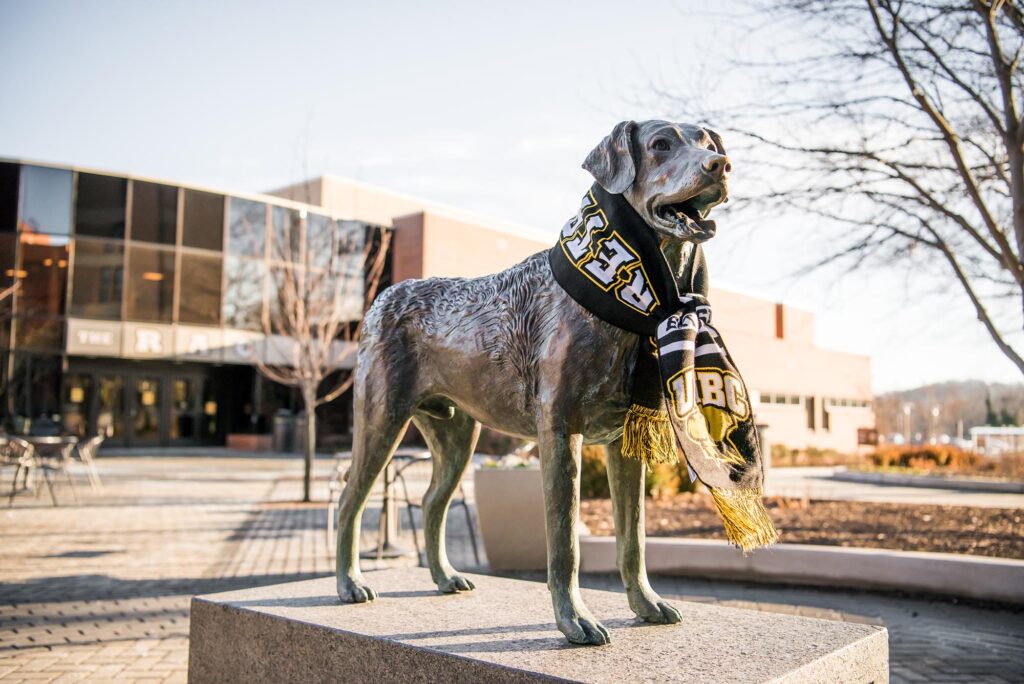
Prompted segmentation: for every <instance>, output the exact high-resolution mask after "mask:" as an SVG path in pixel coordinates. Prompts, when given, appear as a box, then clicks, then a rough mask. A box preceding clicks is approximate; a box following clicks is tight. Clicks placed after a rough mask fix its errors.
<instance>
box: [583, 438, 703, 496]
mask: <svg viewBox="0 0 1024 684" xmlns="http://www.w3.org/2000/svg"><path fill="white" fill-rule="evenodd" d="M607 457H608V456H607V452H606V451H605V448H604V447H603V446H597V445H593V446H585V447H583V451H582V453H581V468H580V495H581V496H583V497H584V498H588V499H599V498H604V499H606V498H608V497H609V496H611V490H610V488H609V486H608V463H607ZM695 489H696V485H695V483H692V482H690V474H689V472H688V471H687V470H686V464H685V463H683V462H682V460H680V462H679V463H659V464H658V465H656V466H654V468H651V469H648V470H647V476H646V479H645V482H644V491H645V492H646V493H647V494H648V495H650V496H652V497H654V498H656V499H660V498H665V497H670V496H674V495H676V494H679V493H680V492H692V491H694V490H695Z"/></svg>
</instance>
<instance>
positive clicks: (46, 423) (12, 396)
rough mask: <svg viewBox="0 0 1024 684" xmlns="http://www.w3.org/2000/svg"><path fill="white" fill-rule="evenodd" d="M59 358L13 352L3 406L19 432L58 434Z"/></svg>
mask: <svg viewBox="0 0 1024 684" xmlns="http://www.w3.org/2000/svg"><path fill="white" fill-rule="evenodd" d="M61 376H62V372H61V358H60V356H57V355H50V354H14V358H13V361H12V372H11V375H10V386H9V388H8V393H9V399H8V402H7V408H8V410H9V411H10V414H11V421H12V423H13V427H14V431H15V432H16V433H20V434H30V433H31V434H35V435H53V434H60V381H61Z"/></svg>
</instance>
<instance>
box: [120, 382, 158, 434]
mask: <svg viewBox="0 0 1024 684" xmlns="http://www.w3.org/2000/svg"><path fill="white" fill-rule="evenodd" d="M129 387H130V388H131V389H130V390H129V392H128V395H129V401H130V408H129V414H128V416H129V419H130V420H129V421H128V422H129V427H130V431H129V435H128V443H129V446H158V445H159V444H160V442H161V441H162V440H161V433H162V432H163V427H162V424H161V423H162V418H163V417H164V415H165V413H164V411H163V410H161V409H162V407H163V403H164V396H163V389H164V383H163V379H162V378H159V377H156V376H152V375H136V376H133V377H132V380H131V382H130V383H129Z"/></svg>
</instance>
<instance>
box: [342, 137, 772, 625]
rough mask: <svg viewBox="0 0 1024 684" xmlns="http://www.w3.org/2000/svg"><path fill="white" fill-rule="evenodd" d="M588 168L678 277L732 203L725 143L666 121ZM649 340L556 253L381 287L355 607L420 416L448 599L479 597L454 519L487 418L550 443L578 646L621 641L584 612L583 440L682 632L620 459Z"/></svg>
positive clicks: (370, 343)
mask: <svg viewBox="0 0 1024 684" xmlns="http://www.w3.org/2000/svg"><path fill="white" fill-rule="evenodd" d="M583 167H584V168H585V169H586V170H587V171H589V172H590V173H591V174H592V175H593V176H594V178H595V180H596V181H597V183H598V184H599V185H600V187H601V188H603V190H605V191H607V193H611V194H614V195H621V197H622V198H624V199H625V200H626V202H628V205H629V207H632V211H635V213H636V215H638V216H639V219H638V220H637V223H638V225H639V226H640V228H639V230H644V231H646V230H651V231H654V237H655V238H656V241H653V243H652V244H654V247H653V249H654V251H655V253H656V254H657V257H658V258H659V259H661V258H665V259H667V260H668V268H669V269H671V271H672V273H673V274H675V273H682V272H683V271H684V270H686V269H690V270H691V271H692V269H693V268H694V265H693V264H694V260H696V258H697V257H696V256H695V255H696V254H698V253H699V250H697V249H696V248H695V247H694V244H695V243H699V242H702V241H704V240H707V239H708V238H710V237H711V236H713V235H714V233H715V222H714V221H713V220H710V219H709V218H707V217H708V212H709V211H710V210H711V209H712V207H714V206H716V205H718V204H720V203H721V202H724V201H725V200H726V198H727V196H728V174H729V172H730V170H731V165H730V162H729V159H728V157H727V156H726V155H725V148H724V146H723V144H722V140H721V138H720V137H719V136H718V134H717V133H715V132H714V131H711V130H709V129H706V128H701V127H699V126H693V125H688V124H676V123H669V122H665V121H646V122H642V123H636V122H633V121H624V122H622V123H620V124H618V125H617V126H615V128H614V129H613V131H612V132H611V134H610V135H609V136H608V137H606V138H605V139H604V140H603V141H602V142H601V143H600V144H598V146H597V147H595V148H594V150H593V151H592V152H591V153H590V155H589V156H588V157H587V159H586V161H585V162H584V164H583ZM591 196H593V193H591ZM595 201H596V200H595ZM626 209H627V210H628V207H626ZM581 215H582V214H581ZM594 216H595V215H594V214H591V215H590V217H591V218H593V217H594ZM581 223H587V221H582V222H581ZM589 225H590V224H589V223H588V224H587V225H583V226H581V227H580V230H586V229H588V228H587V226H589ZM567 230H569V236H570V237H569V238H567V237H565V236H566V232H563V241H562V243H560V244H563V245H564V244H567V242H566V241H567V240H569V239H570V238H571V237H572V235H573V233H572V231H573V230H575V227H574V226H572V225H570V224H567ZM613 237H614V236H613ZM601 250H607V254H597V253H595V252H594V251H591V252H589V254H590V257H592V258H595V259H596V258H598V257H600V258H602V259H605V261H604V262H602V263H605V264H606V266H607V267H606V268H605V270H604V273H605V274H606V275H607V276H608V278H609V279H610V280H609V282H612V281H615V282H619V284H618V285H615V288H617V289H614V290H611V289H609V290H608V291H609V292H615V293H617V294H616V295H611V296H619V295H621V297H623V298H624V301H625V298H629V301H637V302H639V301H640V300H641V299H642V298H643V295H644V293H643V292H642V291H641V289H638V287H637V286H635V285H634V280H635V278H636V273H637V272H638V270H637V269H636V268H635V267H630V266H625V265H624V264H626V260H627V259H628V258H629V254H628V251H627V250H625V249H624V248H623V249H622V250H619V251H617V252H616V251H615V250H614V249H613V245H612V244H611V237H609V238H607V240H606V241H605V242H602V243H601V246H600V248H599V249H597V251H601ZM658 250H660V252H659V251H658ZM662 253H663V254H664V257H662ZM600 267H601V265H600V264H597V265H596V266H595V268H600ZM631 269H633V270H631ZM616 279H618V280H616ZM625 279H629V280H625ZM620 281H621V282H620ZM672 287H673V290H674V287H675V286H674V285H673V286H672ZM676 297H677V299H678V295H676ZM649 301H654V300H653V299H652V300H649ZM661 301H663V302H664V298H663V299H662V300H661ZM637 306H638V310H640V308H641V307H640V305H637ZM643 306H646V304H644V305H643ZM637 315H639V314H637ZM643 343H644V341H643V340H642V339H641V337H640V336H638V335H637V334H634V333H632V332H629V331H628V330H624V329H622V328H620V327H616V326H615V325H612V324H610V323H607V322H605V321H604V320H602V319H601V318H600V317H598V316H595V315H592V314H591V313H590V312H588V311H587V310H586V309H584V308H583V307H582V306H581V305H579V304H578V303H577V302H576V301H574V299H573V298H571V297H570V296H569V295H568V294H567V293H566V291H565V290H564V289H563V288H562V287H561V286H560V285H559V284H558V283H557V282H556V281H555V277H554V275H553V272H552V267H551V265H550V264H549V259H548V252H546V251H545V252H540V253H538V254H535V255H534V256H532V257H529V258H528V259H526V260H525V261H523V262H522V263H519V264H517V265H515V266H513V267H511V268H509V269H507V270H505V271H502V272H501V273H497V274H494V275H491V276H486V277H483V278H474V279H466V278H428V279H426V280H406V281H403V282H400V283H398V284H396V285H394V286H393V287H391V288H389V289H387V290H386V291H385V292H384V293H382V294H381V296H380V297H378V299H377V301H376V302H375V303H374V304H373V306H372V307H371V308H370V310H369V312H368V313H367V315H366V321H365V326H364V332H363V335H362V339H361V340H360V342H359V353H358V362H357V366H356V371H355V373H356V379H355V390H354V392H355V395H354V411H355V416H354V433H355V437H354V441H353V447H352V450H353V465H352V469H351V471H350V473H349V477H348V485H347V487H346V488H345V490H344V492H343V493H342V496H341V503H340V510H339V516H340V517H339V526H338V553H337V588H338V595H339V596H340V598H341V600H342V601H344V602H364V601H370V600H373V599H374V598H375V597H376V592H375V591H374V590H373V589H371V588H370V587H369V586H367V584H366V582H365V580H364V578H363V575H362V573H361V572H360V569H359V555H358V535H359V529H360V521H361V516H362V511H363V507H364V506H365V504H366V501H367V497H368V496H369V494H370V490H371V488H372V487H373V484H374V482H375V480H376V479H377V477H378V475H379V474H380V473H381V471H382V469H383V468H384V467H385V466H386V464H387V463H388V461H389V459H390V458H391V454H392V452H393V451H394V449H395V447H396V445H397V444H398V442H399V440H400V439H401V437H402V434H403V433H404V432H405V429H406V426H407V425H408V424H409V421H410V420H411V421H412V422H414V423H415V424H416V426H417V427H418V428H419V430H420V432H421V434H422V435H423V436H424V438H425V440H426V442H427V444H428V446H429V447H430V451H431V453H432V455H433V464H434V465H433V478H432V480H431V483H430V487H429V490H428V491H427V494H426V497H425V500H424V505H423V512H424V516H423V517H424V532H425V540H426V544H425V545H426V557H427V564H428V566H429V569H430V573H431V576H432V577H433V580H434V581H435V582H436V583H437V586H438V589H439V590H440V591H441V592H445V593H453V592H462V591H469V590H472V589H473V585H472V583H471V582H470V581H469V580H468V579H467V578H465V577H464V576H462V575H460V574H459V573H458V572H457V571H456V570H455V568H454V567H452V565H451V563H450V562H449V561H448V557H447V555H446V553H445V547H444V537H445V531H444V525H445V517H446V513H447V510H448V505H449V502H450V500H451V498H452V494H453V492H454V491H455V488H456V486H457V484H458V482H459V481H460V479H461V478H462V476H463V473H464V471H465V470H466V467H467V465H468V464H469V462H470V457H471V456H472V455H473V450H474V448H475V445H476V441H477V436H478V435H479V431H480V425H481V423H482V424H486V425H488V426H489V427H492V428H494V429H496V430H499V431H501V432H505V433H507V434H510V435H515V436H518V437H521V438H524V439H529V440H532V441H536V442H537V444H538V447H539V452H540V460H541V470H542V477H543V481H544V494H545V504H544V505H545V512H546V524H547V547H548V586H549V588H550V591H551V596H552V602H553V605H554V612H555V621H556V623H557V625H558V628H559V629H560V630H561V631H562V633H563V634H565V636H566V638H568V640H569V641H571V642H574V643H582V644H604V643H608V641H609V634H608V630H607V629H605V628H604V626H602V625H601V623H600V622H599V621H598V620H597V619H596V618H595V617H594V615H593V614H592V613H591V612H590V611H589V610H588V609H587V607H586V606H585V605H584V604H583V601H582V598H581V597H580V593H579V589H578V587H579V582H578V578H577V572H578V568H579V549H578V546H577V545H578V541H577V530H576V522H577V519H578V515H579V491H580V489H579V475H580V473H579V468H580V465H579V464H580V456H579V453H580V447H581V445H582V444H584V443H587V444H606V445H607V451H608V473H609V478H610V479H611V480H612V481H613V485H612V488H611V489H612V500H613V510H614V517H615V530H616V535H617V541H618V549H619V553H618V555H619V558H620V570H621V573H622V578H623V582H624V584H625V587H626V596H627V598H628V601H629V605H630V607H631V608H632V609H633V611H634V612H635V613H636V614H637V615H638V616H639V617H641V618H642V619H644V620H646V621H648V622H654V623H675V622H679V621H680V619H681V616H680V614H679V611H677V610H676V609H675V608H673V607H672V606H670V605H669V604H668V603H666V602H665V601H663V600H662V599H661V598H660V597H659V596H658V595H657V594H656V593H655V592H654V590H653V589H652V588H651V586H650V584H649V582H648V579H647V571H646V569H645V567H644V563H643V551H642V550H643V547H644V522H643V520H644V516H643V511H644V507H643V501H644V468H645V466H644V463H643V462H642V461H640V460H635V459H631V458H626V457H624V456H623V453H622V437H623V424H624V419H625V417H626V414H627V411H628V410H630V407H631V393H632V391H633V380H634V377H635V373H636V370H637V365H638V359H639V357H640V356H641V354H640V351H641V347H642V344H643ZM645 354H646V356H648V357H649V356H650V353H649V351H648V352H645ZM740 389H743V388H742V387H740ZM738 391H739V390H736V392H738ZM743 391H745V390H743ZM734 394H735V392H734ZM723 396H724V395H723ZM736 396H739V395H736ZM758 475H759V473H758ZM772 532H774V530H772Z"/></svg>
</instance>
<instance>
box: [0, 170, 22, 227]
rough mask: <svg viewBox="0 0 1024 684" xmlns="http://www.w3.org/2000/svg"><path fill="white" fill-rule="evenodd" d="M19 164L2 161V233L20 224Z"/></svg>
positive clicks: (0, 172) (0, 176)
mask: <svg viewBox="0 0 1024 684" xmlns="http://www.w3.org/2000/svg"><path fill="white" fill-rule="evenodd" d="M18 171H19V169H18V165H17V164H11V163H10V162H0V233H11V232H14V229H15V228H16V227H17V225H18Z"/></svg>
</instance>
